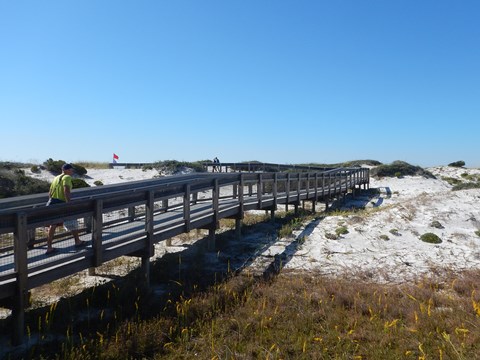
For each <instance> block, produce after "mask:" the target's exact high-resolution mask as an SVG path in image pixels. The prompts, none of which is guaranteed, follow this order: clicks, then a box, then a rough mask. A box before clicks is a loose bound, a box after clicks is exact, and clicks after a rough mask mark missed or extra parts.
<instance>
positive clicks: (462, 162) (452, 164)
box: [448, 160, 465, 167]
mask: <svg viewBox="0 0 480 360" xmlns="http://www.w3.org/2000/svg"><path fill="white" fill-rule="evenodd" d="M448 166H451V167H464V166H465V161H463V160H459V161H455V162H452V163H450V164H448Z"/></svg>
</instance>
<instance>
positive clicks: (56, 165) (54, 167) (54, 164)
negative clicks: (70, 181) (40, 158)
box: [43, 158, 65, 175]
mask: <svg viewBox="0 0 480 360" xmlns="http://www.w3.org/2000/svg"><path fill="white" fill-rule="evenodd" d="M63 164H65V161H63V160H53V159H52V158H49V159H48V160H46V161H44V162H43V165H44V166H45V168H46V169H47V171H50V172H51V173H52V174H56V175H58V174H60V173H61V172H62V166H63Z"/></svg>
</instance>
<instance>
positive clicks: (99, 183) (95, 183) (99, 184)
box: [93, 180, 103, 186]
mask: <svg viewBox="0 0 480 360" xmlns="http://www.w3.org/2000/svg"><path fill="white" fill-rule="evenodd" d="M93 184H94V185H95V186H102V185H103V182H101V181H100V180H95V181H94V182H93Z"/></svg>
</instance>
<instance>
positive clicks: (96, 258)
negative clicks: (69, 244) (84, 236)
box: [88, 199, 103, 276]
mask: <svg viewBox="0 0 480 360" xmlns="http://www.w3.org/2000/svg"><path fill="white" fill-rule="evenodd" d="M102 230H103V200H102V199H97V200H95V202H94V212H93V232H92V242H93V243H92V249H93V258H92V261H93V264H92V265H93V266H92V267H91V268H89V269H88V274H89V275H90V276H93V275H95V267H97V266H100V265H102V263H103V258H102V257H103V253H102V232H103V231H102Z"/></svg>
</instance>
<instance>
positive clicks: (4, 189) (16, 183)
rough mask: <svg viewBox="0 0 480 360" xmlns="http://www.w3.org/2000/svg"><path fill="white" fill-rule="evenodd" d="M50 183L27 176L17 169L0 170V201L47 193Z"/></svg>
mask: <svg viewBox="0 0 480 360" xmlns="http://www.w3.org/2000/svg"><path fill="white" fill-rule="evenodd" d="M49 189H50V183H49V182H47V181H43V180H38V179H34V178H32V177H30V176H27V175H26V174H25V172H24V171H23V170H21V169H19V168H14V169H5V168H3V169H2V168H0V199H1V198H8V197H12V196H20V195H29V194H38V193H44V192H48V190H49Z"/></svg>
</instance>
